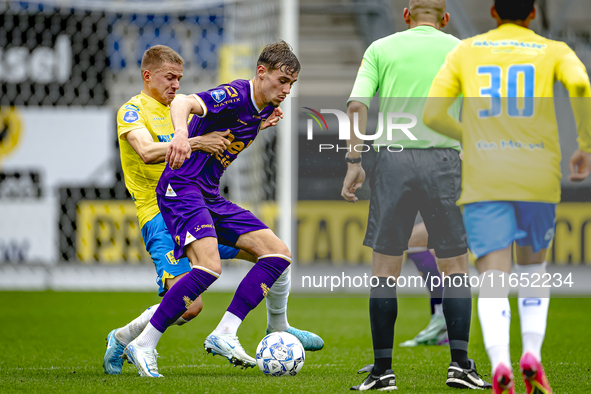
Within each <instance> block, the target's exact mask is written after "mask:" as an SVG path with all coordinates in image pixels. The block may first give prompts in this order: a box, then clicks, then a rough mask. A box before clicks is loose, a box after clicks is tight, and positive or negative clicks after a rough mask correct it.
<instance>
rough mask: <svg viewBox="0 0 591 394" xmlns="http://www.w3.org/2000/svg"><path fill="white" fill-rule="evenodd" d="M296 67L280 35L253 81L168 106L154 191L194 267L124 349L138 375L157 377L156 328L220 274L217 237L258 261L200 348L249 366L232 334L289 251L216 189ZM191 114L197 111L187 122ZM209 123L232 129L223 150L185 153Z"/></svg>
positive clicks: (178, 249)
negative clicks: (169, 135)
mask: <svg viewBox="0 0 591 394" xmlns="http://www.w3.org/2000/svg"><path fill="white" fill-rule="evenodd" d="M299 71H300V63H299V61H298V59H297V57H296V56H295V54H294V53H293V52H292V51H291V48H290V47H289V45H288V44H287V43H285V42H284V41H279V42H277V43H274V44H270V45H268V46H266V47H265V48H264V49H263V51H262V52H261V54H260V56H259V59H258V62H257V69H256V76H255V77H254V78H253V79H252V80H250V81H247V80H236V81H233V82H231V83H229V84H227V85H222V86H219V87H218V88H215V89H212V90H209V91H207V92H202V93H197V94H194V95H190V96H185V97H180V98H178V99H177V100H175V101H174V102H173V103H174V104H172V105H171V117H172V121H173V125H174V127H175V136H174V138H173V140H172V142H171V144H170V147H169V149H168V152H167V155H166V161H167V162H168V164H169V166H168V167H167V168H166V169H165V170H164V172H163V174H162V176H161V178H160V181H159V183H158V187H157V188H156V193H157V194H158V205H159V207H160V211H161V212H162V216H163V218H164V221H165V223H166V225H167V227H168V229H169V231H170V233H171V235H172V237H173V239H174V240H175V250H174V256H175V258H177V259H178V258H181V257H183V256H187V257H188V258H189V260H190V261H191V264H192V268H193V269H192V270H191V272H189V273H188V274H187V275H185V276H184V277H183V278H181V279H180V280H179V281H178V282H177V283H176V284H175V286H173V287H172V288H171V289H170V290H169V291H168V292H167V293H166V295H165V296H164V298H163V299H162V302H161V303H160V306H159V307H158V310H157V311H156V312H155V314H154V316H153V317H152V318H151V320H150V323H149V324H148V325H147V327H146V328H145V329H144V331H143V332H142V334H140V336H139V337H138V338H137V339H136V340H134V341H132V342H131V343H130V344H129V345H128V346H127V347H126V349H125V354H126V356H127V358H128V359H129V361H130V362H132V363H133V364H134V365H135V366H136V367H137V368H138V371H139V372H140V374H141V375H143V376H152V377H159V376H162V375H160V374H159V373H158V367H157V364H156V351H155V349H156V345H157V344H158V341H159V339H160V337H161V336H162V333H164V331H165V330H166V329H167V328H168V326H170V325H171V324H172V323H174V322H175V321H176V320H177V319H178V317H179V316H181V315H182V314H183V313H184V312H185V311H186V309H187V308H188V307H189V306H190V305H191V303H192V302H193V301H194V300H195V299H196V298H197V297H198V296H199V295H200V294H202V293H203V292H204V291H205V290H207V288H208V287H209V286H210V285H211V284H212V283H213V282H215V280H216V279H217V278H218V277H219V275H220V274H221V271H222V270H221V262H220V256H219V252H218V241H219V242H220V243H221V244H225V245H228V246H230V245H231V246H234V247H237V248H240V249H242V250H245V251H247V252H249V253H251V254H253V255H254V256H255V257H257V258H258V261H257V263H256V264H255V265H254V267H253V268H252V269H251V270H250V271H249V272H248V274H247V275H246V276H245V278H244V279H243V280H242V282H241V283H240V285H239V286H238V289H237V290H236V293H235V296H234V298H233V300H232V302H231V304H230V306H229V307H228V310H227V312H226V313H225V315H224V317H223V318H222V320H221V322H220V323H219V325H218V327H217V328H216V329H215V330H214V331H213V332H212V333H211V334H210V335H209V336H208V337H207V338H206V340H205V344H204V345H205V349H206V350H207V351H208V352H212V353H214V354H220V355H223V356H224V357H226V358H228V360H230V362H232V363H233V364H235V365H241V366H244V367H253V366H254V365H255V360H254V359H253V358H252V357H250V356H249V355H248V354H246V352H245V351H244V349H243V348H242V345H241V344H240V342H239V340H238V337H237V336H236V333H237V330H238V327H239V326H240V324H241V323H242V321H243V320H244V318H245V317H246V315H247V314H248V313H249V312H250V311H251V310H252V309H254V308H255V307H256V306H257V305H258V304H259V303H260V302H261V301H262V300H263V298H264V297H265V296H266V295H267V293H268V292H269V290H270V289H271V287H272V286H273V284H274V283H275V281H276V280H277V279H278V278H279V277H280V275H281V274H282V273H283V272H284V271H285V270H286V269H289V266H290V263H291V253H290V251H289V249H288V248H287V246H286V245H285V243H284V242H283V241H281V240H280V239H279V238H278V237H277V236H276V235H275V234H274V233H273V232H272V231H271V230H270V229H269V228H268V227H267V226H266V225H265V224H263V223H262V222H261V221H260V220H259V219H257V218H256V217H255V216H254V215H253V214H252V213H251V212H249V211H247V210H245V209H243V208H241V207H239V206H238V205H236V204H233V203H231V202H229V201H227V200H226V199H224V198H223V197H221V196H220V194H219V189H218V188H219V180H220V178H221V176H222V174H223V172H224V170H225V169H226V167H228V166H229V165H230V164H231V163H232V161H233V160H235V159H236V157H237V156H238V154H239V153H240V152H242V151H243V150H244V149H246V148H247V147H248V146H249V145H250V144H251V143H252V141H253V140H254V139H255V138H256V136H257V134H258V132H259V129H260V128H261V126H262V125H263V123H264V122H265V120H266V119H267V118H269V117H272V116H274V117H277V116H279V117H282V115H283V112H282V111H281V109H279V108H278V107H279V105H280V104H281V102H282V101H283V100H285V97H286V96H287V95H288V94H289V93H290V89H291V86H292V85H293V84H294V83H295V82H296V80H297V77H298V74H299ZM191 113H192V114H195V115H196V116H194V117H193V120H192V121H191V122H190V124H189V125H188V126H187V119H188V118H189V115H190V114H191ZM214 130H215V131H226V130H229V131H230V134H229V135H228V136H227V138H228V139H229V140H230V142H231V143H230V145H229V146H228V147H227V149H226V151H225V152H224V153H222V154H220V153H217V154H208V153H206V152H199V151H197V152H194V153H191V149H190V145H189V141H188V138H190V137H195V136H198V135H203V134H207V133H209V132H211V131H214ZM185 161H186V162H185ZM307 334H309V335H313V336H315V334H312V333H307ZM318 339H320V338H319V337H318Z"/></svg>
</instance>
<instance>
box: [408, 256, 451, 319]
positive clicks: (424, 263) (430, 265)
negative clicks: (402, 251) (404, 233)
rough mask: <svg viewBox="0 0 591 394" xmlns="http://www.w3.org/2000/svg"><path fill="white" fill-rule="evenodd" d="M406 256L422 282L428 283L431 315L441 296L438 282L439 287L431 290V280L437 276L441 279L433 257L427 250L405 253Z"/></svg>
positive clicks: (441, 291) (441, 289)
mask: <svg viewBox="0 0 591 394" xmlns="http://www.w3.org/2000/svg"><path fill="white" fill-rule="evenodd" d="M407 256H408V258H409V259H411V260H412V261H413V262H414V263H415V265H416V266H417V269H418V270H419V272H420V273H421V276H422V277H423V280H424V281H429V282H428V284H427V288H428V289H429V292H430V293H431V314H433V313H435V305H438V304H441V303H442V299H441V297H442V296H443V288H442V287H441V282H439V286H433V289H432V290H431V281H432V279H431V278H433V277H436V276H437V277H439V278H440V279H441V274H440V273H439V269H438V268H437V261H435V257H434V256H433V255H432V254H431V252H429V251H428V250H425V251H422V252H418V253H407Z"/></svg>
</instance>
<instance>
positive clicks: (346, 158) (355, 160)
mask: <svg viewBox="0 0 591 394" xmlns="http://www.w3.org/2000/svg"><path fill="white" fill-rule="evenodd" d="M345 161H346V162H347V163H351V164H356V163H361V155H359V157H357V158H355V159H353V158H350V157H349V152H347V153H346V154H345Z"/></svg>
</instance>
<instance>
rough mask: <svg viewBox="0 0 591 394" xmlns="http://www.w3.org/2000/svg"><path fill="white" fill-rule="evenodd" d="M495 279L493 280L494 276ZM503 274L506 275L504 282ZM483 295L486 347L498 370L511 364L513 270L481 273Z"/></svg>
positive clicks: (480, 309) (480, 313)
mask: <svg viewBox="0 0 591 394" xmlns="http://www.w3.org/2000/svg"><path fill="white" fill-rule="evenodd" d="M491 274H492V275H493V278H494V279H493V280H492V281H491V279H490V278H491V276H490V275H491ZM501 275H503V276H504V277H505V281H504V286H501V284H502V282H501ZM480 283H481V287H480V295H479V297H478V317H479V319H480V326H481V327H482V337H483V339H484V347H485V348H486V352H487V353H488V358H489V360H490V363H491V366H492V372H493V374H494V371H495V369H496V368H497V366H498V365H499V364H501V363H502V364H505V365H507V367H509V368H511V356H510V353H509V328H510V326H511V306H510V305H509V289H510V286H509V274H507V273H505V272H502V271H497V270H489V271H486V272H485V273H484V274H482V275H480Z"/></svg>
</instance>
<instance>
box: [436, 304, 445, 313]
mask: <svg viewBox="0 0 591 394" xmlns="http://www.w3.org/2000/svg"><path fill="white" fill-rule="evenodd" d="M434 309H435V315H436V316H443V304H435V308H434Z"/></svg>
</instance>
